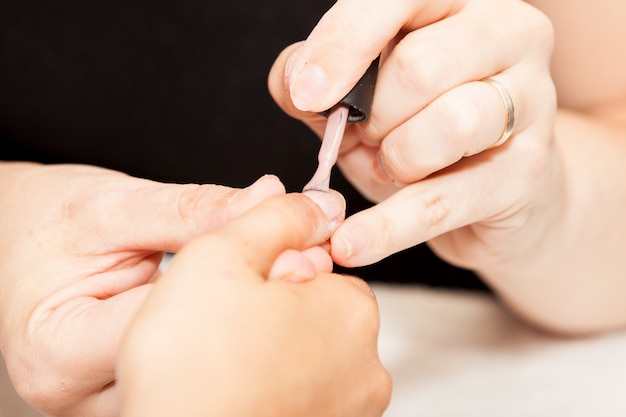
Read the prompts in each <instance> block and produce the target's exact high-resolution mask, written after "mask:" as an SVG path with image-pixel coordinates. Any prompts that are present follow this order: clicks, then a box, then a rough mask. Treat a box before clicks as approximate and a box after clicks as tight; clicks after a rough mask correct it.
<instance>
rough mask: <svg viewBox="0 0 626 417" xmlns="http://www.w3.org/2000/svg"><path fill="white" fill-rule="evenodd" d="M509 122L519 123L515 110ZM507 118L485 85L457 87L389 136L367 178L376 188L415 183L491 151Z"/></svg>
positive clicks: (475, 84) (467, 84)
mask: <svg viewBox="0 0 626 417" xmlns="http://www.w3.org/2000/svg"><path fill="white" fill-rule="evenodd" d="M518 103H519V101H518ZM515 116H516V120H517V121H518V122H521V120H520V119H521V117H520V111H519V109H517V111H516V115H515ZM507 117H508V116H507V112H506V109H505V107H504V106H503V103H502V98H501V97H500V95H499V94H498V92H497V91H496V90H495V89H494V88H493V87H492V86H491V85H489V84H487V83H485V82H471V83H466V84H462V85H460V86H458V87H456V88H453V89H452V90H449V91H448V92H446V93H445V94H443V95H442V96H440V97H439V98H437V99H436V100H435V101H433V102H432V103H431V104H429V105H428V106H427V107H426V108H425V109H424V110H422V111H421V112H419V113H418V114H416V115H415V116H414V117H412V118H411V119H410V120H408V121H407V122H405V123H403V124H401V125H400V126H398V127H397V128H396V129H394V130H392V131H391V132H390V133H389V134H388V135H387V137H386V138H385V140H384V141H383V142H382V143H381V146H380V151H379V154H378V158H377V159H376V165H375V167H374V169H373V170H372V172H373V173H374V174H375V175H377V178H378V180H379V181H381V182H388V181H390V180H396V181H399V182H401V183H405V184H409V183H413V182H416V181H418V180H420V179H423V178H425V177H427V176H428V175H430V174H432V173H434V172H436V171H439V170H440V169H442V168H445V167H447V166H449V165H452V164H454V163H456V162H457V161H459V160H460V159H461V158H463V157H469V156H472V155H475V154H477V153H479V152H482V151H484V150H486V149H488V148H489V147H491V146H492V145H493V144H494V143H496V141H498V139H499V138H500V137H501V135H502V134H503V130H504V128H505V126H506V125H507ZM519 124H520V123H518V125H517V127H518V128H519V127H520V126H519Z"/></svg>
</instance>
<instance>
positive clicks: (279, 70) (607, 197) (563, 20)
mask: <svg viewBox="0 0 626 417" xmlns="http://www.w3.org/2000/svg"><path fill="white" fill-rule="evenodd" d="M357 3H358V4H357ZM357 9H358V10H361V13H360V14H355V13H354V10H357ZM625 13H626V5H625V4H623V3H622V2H617V1H610V0H604V1H600V2H590V1H584V0H576V1H574V2H566V3H563V2H559V1H556V0H543V1H541V0H534V1H531V2H521V1H516V0H507V1H502V0H460V1H452V0H451V1H444V2H429V1H415V2H405V1H401V0H396V1H392V2H391V3H389V2H383V3H381V2H376V1H374V0H372V1H366V3H365V4H364V3H363V2H362V1H359V2H357V1H356V0H342V1H340V2H337V3H336V4H335V5H334V6H333V8H332V9H331V10H330V11H329V12H328V13H327V14H326V15H325V16H324V17H323V18H322V20H321V22H320V23H319V24H318V25H317V26H316V27H315V28H314V30H313V31H312V32H311V34H310V36H309V37H308V39H307V40H306V41H305V42H302V43H298V44H295V45H292V46H290V47H288V48H287V49H286V50H285V51H284V52H283V53H282V54H281V55H280V56H279V57H278V58H277V61H276V63H275V65H274V67H273V69H272V72H271V74H270V77H269V86H270V91H271V92H272V95H273V96H274V98H275V100H276V101H277V103H278V104H279V105H280V106H281V107H282V108H283V109H284V110H285V111H286V112H287V113H289V114H291V115H292V116H294V117H296V118H298V119H301V120H303V121H304V122H305V123H307V124H308V125H309V126H310V127H311V128H312V129H313V130H314V131H316V132H318V134H320V135H321V132H322V127H323V121H322V120H321V118H320V117H318V116H317V115H316V112H318V111H321V110H322V109H324V108H325V107H327V106H329V105H331V104H332V103H333V102H336V100H338V99H339V98H340V97H342V95H343V94H345V93H346V92H347V91H348V90H349V88H350V86H351V84H352V83H354V81H355V80H356V79H357V78H358V74H360V73H361V72H362V71H363V69H364V68H365V67H366V66H367V64H368V63H369V62H370V61H371V59H372V58H373V57H375V56H376V55H377V54H378V53H379V52H380V51H382V57H381V66H380V69H379V73H378V83H377V86H376V95H375V97H374V103H373V106H372V112H371V116H370V119H369V120H368V121H367V122H365V123H362V124H359V125H350V126H348V128H347V129H346V133H345V135H344V140H343V144H342V148H341V150H340V153H339V158H338V166H339V167H340V169H341V170H342V172H343V174H344V175H345V176H346V177H347V178H348V179H349V180H350V181H351V182H352V184H354V186H355V187H356V188H357V189H359V190H360V191H361V192H362V194H363V195H364V196H366V197H367V198H369V199H370V200H372V201H373V202H377V203H378V204H377V205H376V206H374V207H373V208H371V209H368V210H366V211H363V212H360V213H356V214H354V215H353V216H351V217H350V218H348V219H346V221H345V222H344V223H343V225H342V226H341V227H340V228H339V229H338V230H337V232H336V233H335V234H334V235H333V237H332V240H331V242H332V255H333V259H334V260H335V262H337V263H339V264H342V265H345V266H360V265H367V264H371V263H373V262H376V261H378V260H380V259H382V258H385V257H386V256H389V255H391V254H393V253H395V252H398V251H400V250H403V249H405V248H408V247H411V246H414V245H416V244H420V243H422V242H427V244H428V245H429V246H430V247H431V248H432V249H433V250H434V251H435V252H436V253H437V254H438V255H439V256H440V257H442V258H443V259H444V260H446V261H448V262H450V263H452V264H455V265H458V266H461V267H464V268H468V269H472V270H474V271H476V272H477V273H478V274H479V275H480V276H481V277H482V278H483V279H484V280H485V282H486V283H488V284H489V285H490V286H491V287H492V288H493V289H494V290H495V292H496V293H497V294H498V295H499V296H500V298H501V299H502V300H503V302H505V303H506V305H508V306H509V307H510V308H511V309H512V311H514V312H515V313H516V314H518V315H519V316H520V317H522V318H524V319H525V320H527V321H528V322H529V323H532V324H533V325H536V326H537V327H539V328H541V329H544V330H547V331H551V332H556V333H561V334H569V335H579V334H589V333H597V332H604V331H609V330H614V329H621V328H624V327H626V305H625V304H624V303H623V302H622V298H623V297H622V295H623V294H624V293H625V292H626V280H625V279H624V276H626V260H625V258H624V256H623V248H624V247H626V217H624V216H623V212H624V209H625V206H624V201H626V185H625V183H624V181H623V178H626V164H625V163H624V161H625V160H626V76H625V75H624V74H626V46H625V44H624V42H622V39H624V38H625V37H626V27H625V26H624V25H623V22H622V19H621V17H622V16H624V14H625ZM338 22H341V23H338ZM346 33H348V34H350V36H349V37H346V36H345V34H346ZM339 39H340V40H341V41H338V40H339ZM295 51H297V54H294V52H295ZM292 54H293V56H295V58H292V59H290V57H291V56H292ZM287 62H289V66H288V67H286V65H285V64H286V63H287ZM311 68H315V70H311ZM489 77H493V78H494V79H496V80H498V81H499V82H500V83H501V84H502V85H504V86H505V88H506V89H507V91H508V92H509V94H510V95H511V97H512V101H513V103H514V104H515V109H516V110H515V111H516V114H515V126H514V130H513V134H512V136H511V137H510V138H509V140H508V141H507V142H506V143H504V144H503V145H501V146H498V147H496V148H493V147H492V145H493V144H494V143H496V141H497V140H498V138H499V137H500V135H501V133H502V130H503V127H504V126H505V120H506V115H505V113H504V109H503V105H502V98H501V97H500V96H499V95H498V92H497V91H496V90H495V89H494V88H493V87H492V86H490V85H488V84H487V83H484V82H481V80H483V79H485V78H489ZM311 81H314V82H311ZM305 85H309V86H315V88H305ZM285 86H286V87H285Z"/></svg>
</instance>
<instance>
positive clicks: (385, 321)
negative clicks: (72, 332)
mask: <svg viewBox="0 0 626 417" xmlns="http://www.w3.org/2000/svg"><path fill="white" fill-rule="evenodd" d="M373 289H374V292H375V294H376V296H377V299H378V303H379V306H380V311H381V333H380V355H381V358H382V360H383V363H384V364H385V366H386V367H387V369H388V370H389V371H390V373H391V375H392V377H393V380H394V388H393V394H392V401H391V404H390V406H389V408H388V410H387V411H386V413H385V416H384V417H422V416H427V417H461V416H462V417H492V416H493V417H496V416H497V417H624V416H626V332H622V333H615V334H608V335H604V336H600V337H594V338H588V339H569V340H568V339H562V338H557V337H553V336H549V335H546V334H543V333H540V332H538V331H536V330H534V329H532V328H530V327H528V326H525V325H524V324H523V323H521V322H519V321H518V320H517V319H516V318H515V317H513V316H511V315H510V314H508V313H507V312H506V311H505V310H504V309H502V308H501V306H500V305H499V304H498V303H497V302H496V301H495V300H494V299H493V298H492V297H491V296H489V295H487V294H479V293H471V292H465V291H450V290H435V289H430V288H424V287H421V286H411V285H401V286H393V285H381V284H375V285H374V286H373ZM34 416H39V415H38V414H36V413H34V412H33V411H32V410H31V409H30V408H28V407H27V406H25V405H24V404H23V403H22V402H21V401H20V400H19V399H18V398H17V397H16V396H15V393H14V392H13V390H12V389H11V388H10V386H9V385H8V379H7V377H6V374H5V371H4V369H3V368H0V417H34Z"/></svg>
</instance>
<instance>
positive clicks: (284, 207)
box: [164, 190, 345, 278]
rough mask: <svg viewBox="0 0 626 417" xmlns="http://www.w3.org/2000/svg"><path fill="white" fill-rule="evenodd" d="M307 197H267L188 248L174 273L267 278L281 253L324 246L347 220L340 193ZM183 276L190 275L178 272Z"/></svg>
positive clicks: (180, 255) (175, 264) (177, 259)
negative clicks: (188, 270) (186, 271)
mask: <svg viewBox="0 0 626 417" xmlns="http://www.w3.org/2000/svg"><path fill="white" fill-rule="evenodd" d="M307 195H308V196H310V197H307V196H305V195H303V194H300V193H293V194H289V195H284V196H275V197H272V198H268V199H267V200H265V201H263V202H262V203H260V204H259V205H258V206H256V207H254V208H253V209H251V210H249V211H248V212H247V213H245V214H244V215H242V216H241V217H239V218H237V219H235V220H233V221H232V222H230V223H227V224H225V225H223V226H222V227H220V228H218V229H216V230H215V231H213V232H210V233H207V234H205V235H203V236H201V237H200V238H198V239H196V240H194V241H193V242H192V243H191V244H190V245H187V246H186V247H184V248H183V249H182V250H181V251H180V252H179V253H178V254H177V255H176V256H175V257H174V259H173V260H172V264H171V265H170V267H169V270H172V271H173V270H174V269H175V268H181V267H183V266H184V267H185V268H191V269H192V270H193V271H209V272H210V273H211V274H213V275H229V276H239V275H241V276H244V275H249V276H261V277H263V278H265V277H267V276H268V275H269V271H270V269H271V266H272V265H273V264H274V262H275V260H276V259H277V258H278V256H279V255H280V254H281V253H283V252H285V251H286V250H289V249H293V250H297V251H303V250H306V249H309V248H311V247H313V246H317V245H320V244H321V243H323V242H325V241H326V240H327V239H328V238H329V236H330V234H331V233H332V232H333V231H334V230H335V229H336V227H337V225H338V224H339V222H341V221H342V220H343V218H344V216H345V201H344V199H343V197H342V196H341V195H340V194H339V193H337V192H336V191H333V190H331V191H330V192H328V193H324V192H318V191H316V192H311V193H307ZM313 199H315V201H314V200H313ZM216 271H219V272H218V273H216ZM251 272H252V274H251ZM194 273H197V272H194ZM165 275H167V274H164V277H165ZM178 275H179V276H180V275H183V276H184V275H185V273H184V272H181V271H180V270H178Z"/></svg>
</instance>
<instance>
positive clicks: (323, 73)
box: [286, 0, 456, 112]
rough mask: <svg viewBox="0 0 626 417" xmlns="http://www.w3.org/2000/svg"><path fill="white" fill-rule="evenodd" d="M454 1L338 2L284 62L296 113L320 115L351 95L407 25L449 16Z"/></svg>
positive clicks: (424, 22)
mask: <svg viewBox="0 0 626 417" xmlns="http://www.w3.org/2000/svg"><path fill="white" fill-rule="evenodd" d="M454 3H456V2H452V1H448V2H427V1H417V2H411V1H395V2H393V4H389V2H380V1H376V0H365V1H363V0H342V1H339V2H337V3H335V5H334V6H333V7H332V8H331V9H330V10H329V11H328V12H327V13H326V14H325V15H324V16H323V17H322V19H321V20H320V21H319V23H318V24H317V25H316V27H315V28H314V29H313V31H312V32H311V34H310V35H309V37H308V38H307V40H306V42H305V44H304V45H302V47H300V48H298V49H297V50H295V51H294V52H293V54H292V56H291V57H290V59H289V65H288V69H287V73H286V83H287V85H288V86H289V90H290V94H291V99H292V100H293V102H294V104H295V106H296V107H297V108H299V109H300V110H306V111H316V112H319V111H324V110H326V109H328V108H330V107H331V106H332V105H333V104H335V103H336V102H338V101H339V100H340V99H341V98H342V97H343V96H345V95H346V93H348V91H350V89H351V88H352V87H353V86H354V85H355V84H356V82H357V81H358V80H359V78H361V76H362V75H363V74H364V73H365V70H366V69H367V67H368V66H369V65H370V63H371V62H372V61H373V60H374V58H376V56H378V55H379V54H380V53H381V51H382V50H383V49H384V48H385V46H386V45H387V44H388V43H389V42H390V41H392V39H394V38H395V37H396V35H397V34H398V33H399V32H400V31H401V30H402V29H403V28H404V27H405V26H406V25H408V24H409V23H411V24H412V25H423V24H426V23H428V22H430V21H436V20H439V19H441V18H442V17H444V16H445V15H446V14H448V13H450V12H451V10H452V8H453V7H456V5H455V4H454Z"/></svg>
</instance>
